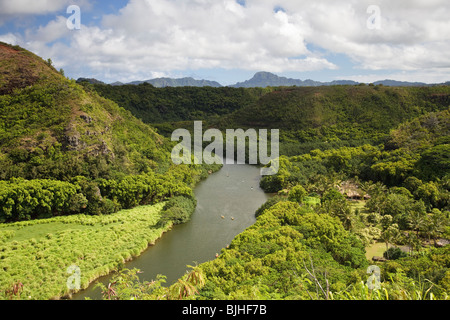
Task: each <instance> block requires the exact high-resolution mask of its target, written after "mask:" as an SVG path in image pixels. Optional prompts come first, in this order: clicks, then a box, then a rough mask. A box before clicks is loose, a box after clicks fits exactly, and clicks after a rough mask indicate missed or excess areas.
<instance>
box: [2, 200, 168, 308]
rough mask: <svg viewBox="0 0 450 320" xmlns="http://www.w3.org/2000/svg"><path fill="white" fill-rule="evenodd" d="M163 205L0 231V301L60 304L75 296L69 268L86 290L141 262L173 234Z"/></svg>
mask: <svg viewBox="0 0 450 320" xmlns="http://www.w3.org/2000/svg"><path fill="white" fill-rule="evenodd" d="M163 206H164V203H159V204H156V205H149V206H141V207H137V208H134V209H128V210H122V211H119V212H117V213H115V214H112V215H106V216H88V215H73V216H64V217H54V218H50V219H44V220H34V221H23V222H16V223H11V224H1V225H0V299H5V298H6V299H11V298H20V299H39V300H41V299H52V298H53V299H55V298H59V297H63V296H67V295H68V294H70V291H71V290H69V289H68V287H67V280H68V278H69V277H70V276H71V275H72V274H70V273H68V272H67V269H68V268H69V267H70V266H73V265H75V266H77V267H78V268H79V270H80V272H81V274H80V275H81V279H80V280H81V283H80V286H81V288H86V287H87V286H88V284H89V283H90V282H92V281H93V280H95V279H96V278H98V277H100V276H102V275H106V274H108V273H109V272H111V271H113V270H115V269H117V268H118V267H120V266H121V265H122V264H123V263H124V262H125V261H127V260H129V259H131V258H133V257H135V256H138V255H139V254H140V253H141V252H142V251H144V250H145V249H146V248H147V247H148V245H150V244H152V243H154V242H155V240H157V239H158V238H160V237H161V236H162V234H163V233H164V232H166V231H168V230H169V229H170V227H171V225H172V223H171V222H167V223H165V224H161V223H159V224H158V221H159V220H160V217H161V211H162V208H163Z"/></svg>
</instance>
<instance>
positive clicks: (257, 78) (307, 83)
mask: <svg viewBox="0 0 450 320" xmlns="http://www.w3.org/2000/svg"><path fill="white" fill-rule="evenodd" d="M82 81H87V82H90V83H94V84H98V83H100V84H105V83H104V82H102V81H99V80H97V79H92V78H79V79H78V80H77V82H82ZM143 83H149V84H151V85H153V86H155V87H157V88H163V87H206V86H209V87H216V88H217V87H222V85H221V84H220V83H218V82H216V81H209V80H195V79H194V78H191V77H187V78H179V79H173V78H156V79H150V80H143V81H132V82H129V83H122V82H114V83H111V84H110V85H113V86H118V85H125V84H130V85H139V84H143ZM358 84H360V82H356V81H353V80H334V81H331V82H320V81H314V80H311V79H307V80H300V79H292V78H286V77H280V76H277V75H276V74H273V73H270V72H263V71H262V72H257V73H256V74H255V75H254V76H253V78H251V79H249V80H246V81H244V82H238V83H236V84H233V85H230V86H228V87H233V88H254V87H262V88H265V87H280V86H298V87H317V86H333V85H358ZM373 84H374V85H379V84H382V85H384V86H391V87H423V86H434V85H450V81H447V82H445V83H439V84H427V83H424V82H408V81H397V80H389V79H386V80H381V81H376V82H374V83H373Z"/></svg>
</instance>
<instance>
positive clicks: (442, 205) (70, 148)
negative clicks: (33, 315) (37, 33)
mask: <svg viewBox="0 0 450 320" xmlns="http://www.w3.org/2000/svg"><path fill="white" fill-rule="evenodd" d="M194 121H202V123H203V130H204V131H206V130H207V129H212V128H214V129H218V130H221V131H223V132H225V130H227V129H235V130H237V129H243V130H248V129H251V128H254V129H268V130H270V129H278V130H279V156H278V157H277V158H276V159H275V160H273V161H276V162H277V163H278V165H279V168H278V171H277V172H276V174H273V175H264V176H261V177H260V178H259V179H258V180H257V185H254V186H253V185H252V186H251V188H250V187H246V190H247V191H246V192H253V193H248V194H246V196H245V197H246V199H247V200H238V199H237V198H233V197H231V196H230V197H228V196H227V195H226V192H227V190H228V189H229V188H227V187H225V184H224V183H225V182H223V181H217V182H216V184H215V187H214V188H212V187H206V189H215V190H216V191H217V193H218V194H219V195H220V194H221V195H222V197H224V198H226V199H225V200H226V202H227V203H230V205H231V204H233V203H236V204H237V205H238V207H237V208H239V206H241V207H243V206H244V203H245V202H247V201H248V202H251V201H252V199H253V198H254V197H253V196H252V194H255V193H256V192H259V193H260V194H261V197H264V198H261V199H263V200H258V201H259V202H258V203H255V205H256V207H255V208H254V210H253V209H251V210H252V212H251V214H250V218H251V219H254V220H252V221H251V222H250V223H248V225H245V226H243V225H241V227H242V229H241V230H239V231H238V232H236V233H235V234H232V235H231V236H230V238H229V241H228V238H227V240H226V242H227V243H224V244H223V245H222V244H221V247H220V248H219V249H218V250H216V252H215V254H212V255H210V256H208V258H205V259H203V260H202V261H198V259H197V258H190V256H189V253H190V250H191V249H192V250H194V247H201V246H202V245H203V244H206V243H208V242H212V241H213V240H212V239H209V238H207V237H206V232H207V230H206V229H208V228H210V227H209V226H208V225H203V226H202V225H197V224H196V223H194V222H195V221H194V220H193V219H194V218H195V217H196V215H199V213H198V210H200V209H202V208H203V209H204V210H206V211H205V212H206V214H207V215H208V214H209V216H208V217H209V218H211V216H212V215H213V213H212V212H213V209H212V208H214V210H216V209H217V210H218V211H217V212H218V213H217V214H216V213H214V215H215V216H214V217H213V218H214V219H215V220H214V224H219V223H222V222H223V224H225V222H226V223H227V224H233V225H234V226H236V225H239V224H240V223H241V222H240V216H239V212H238V211H239V209H232V211H233V212H232V214H233V215H232V217H231V218H230V216H227V213H225V212H227V211H226V205H219V204H217V203H218V202H214V201H215V200H214V199H210V200H211V202H212V203H213V204H214V203H216V204H217V205H215V206H214V205H212V206H211V208H208V209H205V208H204V207H205V206H206V204H205V203H204V202H202V201H203V200H201V196H200V194H199V192H200V191H199V190H200V188H201V187H202V186H207V183H209V182H210V181H214V179H215V178H217V177H218V175H220V174H222V175H223V178H222V179H224V180H225V179H226V178H227V177H228V178H231V170H232V169H231V167H239V166H243V167H245V168H246V169H243V170H257V171H256V172H257V173H259V169H261V168H262V167H263V166H268V165H267V164H265V163H261V161H258V163H257V164H251V165H250V164H245V165H239V164H234V165H231V166H227V165H226V164H223V163H214V164H204V163H203V164H202V163H200V164H197V163H195V162H193V163H191V164H184V163H182V164H175V163H173V161H172V160H171V152H172V150H173V148H174V146H175V145H176V144H177V143H178V142H177V141H173V139H172V133H173V132H174V131H175V130H177V129H180V128H183V129H186V130H188V131H190V132H191V133H193V129H194ZM203 143H204V145H205V146H207V145H208V141H204V142H203ZM247 155H248V154H247ZM229 167H230V169H228V168H229ZM227 170H230V171H227ZM239 170H240V169H239ZM243 174H244V173H242V174H240V176H239V179H240V180H242V181H239V182H242V183H243V182H244V178H243V177H244V175H243ZM236 181H237V180H236ZM255 181H256V180H255ZM230 188H231V189H233V188H238V187H237V182H233V183H232V184H231V187H230ZM231 189H230V190H231ZM233 190H234V189H233ZM237 191H238V193H243V192H244V191H243V189H239V190H237ZM255 197H256V196H255ZM255 199H256V198H255ZM258 199H260V198H258ZM239 202H242V203H239ZM214 212H215V211H214ZM221 212H222V213H221ZM221 215H222V217H221ZM188 226H189V227H192V228H196V229H194V230H195V234H196V235H198V236H200V239H199V240H198V242H196V243H195V244H193V243H187V247H186V248H189V249H183V251H184V254H185V255H186V256H187V258H186V259H187V260H188V262H187V263H185V262H180V263H179V264H180V267H181V268H182V269H183V270H184V271H183V272H182V273H181V274H178V276H175V278H172V279H171V280H169V278H167V277H166V276H167V275H166V274H165V272H164V270H163V271H162V272H158V274H147V273H146V272H145V271H143V270H140V268H138V267H132V266H131V265H130V263H132V262H133V261H135V260H137V259H139V257H140V256H141V255H143V254H146V253H147V251H148V252H150V251H154V250H157V249H158V248H160V247H161V248H164V247H162V246H163V243H164V241H165V238H168V237H171V236H173V237H176V236H178V235H177V232H181V230H183V229H182V228H187V227H188ZM220 228H223V227H222V226H221V227H220ZM202 236H203V238H202ZM178 237H181V238H182V236H181V233H180V235H179V236H178ZM213 238H214V237H213ZM180 241H184V242H188V240H186V239H180ZM449 244H450V87H449V86H448V85H444V84H442V85H433V86H387V85H382V84H372V83H369V84H365V83H360V84H350V85H349V84H335V85H328V86H267V87H248V88H244V87H239V88H237V87H212V86H203V87H195V86H180V87H155V86H153V85H152V84H149V83H141V84H121V85H110V84H105V83H98V82H93V81H89V80H86V79H84V80H83V79H80V80H78V81H77V80H75V79H69V78H68V77H66V76H65V75H64V70H62V69H61V70H58V69H56V68H55V67H54V63H53V62H52V61H51V59H48V60H45V59H43V58H41V57H39V56H37V55H35V54H34V53H32V52H30V51H28V50H26V49H24V48H22V47H19V46H13V45H9V44H6V43H3V42H2V43H0V299H1V300H50V299H51V300H54V299H65V300H69V299H75V297H76V296H77V294H79V293H82V292H85V291H86V290H88V288H92V287H93V286H95V288H96V290H97V291H98V292H100V296H99V297H98V299H101V300H130V299H134V300H197V301H202V300H448V299H449V298H450V296H449V295H450V245H449ZM161 255H162V257H164V256H165V255H169V252H168V250H167V251H166V252H164V250H162V252H161ZM154 260H156V259H154ZM152 263H159V261H153V260H152ZM105 276H110V278H108V280H107V281H106V282H104V283H102V282H98V280H99V279H101V278H102V277H105ZM86 299H93V298H92V297H91V298H86Z"/></svg>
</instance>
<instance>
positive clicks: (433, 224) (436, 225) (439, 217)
mask: <svg viewBox="0 0 450 320" xmlns="http://www.w3.org/2000/svg"><path fill="white" fill-rule="evenodd" d="M424 225H425V228H426V231H427V233H428V236H429V237H432V238H433V241H434V245H435V246H436V239H437V237H438V236H439V234H440V233H442V232H443V231H444V227H445V226H446V225H447V219H446V216H445V214H444V213H442V212H441V211H440V210H438V209H433V212H432V213H430V214H428V216H427V217H426V219H425V222H424Z"/></svg>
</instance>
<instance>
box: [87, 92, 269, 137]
mask: <svg viewBox="0 0 450 320" xmlns="http://www.w3.org/2000/svg"><path fill="white" fill-rule="evenodd" d="M84 86H85V87H86V88H90V89H92V90H95V91H96V92H98V93H99V94H100V95H101V96H103V97H105V98H107V99H110V100H112V101H115V102H116V103H118V104H119V105H120V106H121V107H123V108H125V109H127V110H129V111H130V112H131V113H132V114H133V115H135V116H136V117H137V118H139V119H141V120H142V121H144V122H145V123H150V124H152V125H154V126H156V128H158V129H159V131H160V132H161V133H162V134H165V135H170V134H171V133H172V131H173V130H174V127H175V126H177V125H176V124H173V123H174V122H182V123H185V122H186V121H194V120H208V119H212V118H217V117H220V116H223V115H225V114H229V113H231V112H233V111H236V110H239V109H241V108H242V107H243V106H247V105H249V104H252V103H254V102H256V101H257V99H258V98H259V97H260V96H261V95H262V94H263V93H264V92H267V91H268V89H262V88H252V89H243V88H229V87H222V88H213V87H167V88H156V87H154V86H152V85H150V84H147V83H145V84H141V85H123V86H111V85H101V84H95V85H90V84H87V83H84Z"/></svg>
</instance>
